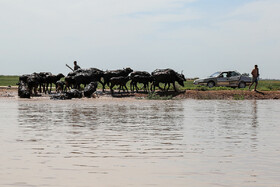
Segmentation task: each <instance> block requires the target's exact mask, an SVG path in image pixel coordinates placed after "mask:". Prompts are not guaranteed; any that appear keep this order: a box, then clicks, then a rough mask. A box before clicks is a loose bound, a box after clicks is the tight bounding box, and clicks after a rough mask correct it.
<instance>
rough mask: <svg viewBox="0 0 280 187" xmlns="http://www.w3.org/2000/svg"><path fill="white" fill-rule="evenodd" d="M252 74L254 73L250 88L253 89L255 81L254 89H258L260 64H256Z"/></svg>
mask: <svg viewBox="0 0 280 187" xmlns="http://www.w3.org/2000/svg"><path fill="white" fill-rule="evenodd" d="M251 74H252V82H251V84H250V86H249V90H250V89H251V86H252V85H253V84H254V83H255V89H254V91H257V86H258V81H259V76H260V74H259V68H258V65H255V69H253V70H252V72H251Z"/></svg>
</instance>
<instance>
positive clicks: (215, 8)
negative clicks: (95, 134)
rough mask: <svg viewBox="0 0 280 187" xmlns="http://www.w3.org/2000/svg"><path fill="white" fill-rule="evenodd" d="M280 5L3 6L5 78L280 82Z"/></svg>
mask: <svg viewBox="0 0 280 187" xmlns="http://www.w3.org/2000/svg"><path fill="white" fill-rule="evenodd" d="M279 10H280V1H279V0H0V63H1V68H0V74H4V75H8V74H10V75H11V74H13V75H21V74H25V73H32V72H52V73H59V72H62V73H67V72H69V69H67V67H66V66H65V64H66V63H67V64H69V65H71V66H73V61H74V60H76V61H78V64H79V65H80V66H81V67H83V68H89V67H96V68H100V69H103V70H106V69H121V68H125V67H131V68H132V69H135V70H146V71H149V72H151V71H153V70H154V69H157V68H173V69H174V70H176V71H178V72H181V71H182V70H183V72H184V74H185V76H186V77H203V76H207V75H209V74H212V73H213V72H215V71H217V70H238V71H239V72H241V73H244V72H248V73H249V72H251V70H252V68H253V66H254V65H255V64H258V65H259V67H260V74H261V77H262V78H280V73H279V69H280V62H279V61H280V21H279V20H280V11H279Z"/></svg>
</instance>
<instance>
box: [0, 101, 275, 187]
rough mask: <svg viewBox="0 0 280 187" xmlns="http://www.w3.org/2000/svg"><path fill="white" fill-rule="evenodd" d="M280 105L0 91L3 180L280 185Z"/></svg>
mask: <svg viewBox="0 0 280 187" xmlns="http://www.w3.org/2000/svg"><path fill="white" fill-rule="evenodd" d="M279 114H280V102H279V101H271V100H267V101H254V100H252V101H223V100H209V101H202V100H199V101H198V100H175V101H147V100H135V99H107V100H98V99H84V100H71V101H51V100H36V101H34V100H17V99H7V98H6V99H5V98H0V124H1V125H0V143H1V154H0V163H1V165H0V186H23V187H25V186H26V187H30V186H47V187H60V186H67V187H72V186H73V187H77V186H83V187H86V186H279V185H280V178H279V175H280V162H279V156H280V139H279V132H280V125H279V121H280V115H279Z"/></svg>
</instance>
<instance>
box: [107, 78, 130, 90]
mask: <svg viewBox="0 0 280 187" xmlns="http://www.w3.org/2000/svg"><path fill="white" fill-rule="evenodd" d="M128 81H129V77H128V76H126V77H123V76H120V77H112V78H111V79H110V83H111V84H110V90H111V93H112V94H113V93H114V90H113V87H114V86H119V93H120V91H121V89H122V90H123V91H124V92H125V91H127V92H128V89H127V87H126V83H127V82H128Z"/></svg>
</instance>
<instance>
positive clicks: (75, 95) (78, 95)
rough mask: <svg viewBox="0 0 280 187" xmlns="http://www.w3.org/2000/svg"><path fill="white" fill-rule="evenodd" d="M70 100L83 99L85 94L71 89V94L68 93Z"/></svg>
mask: <svg viewBox="0 0 280 187" xmlns="http://www.w3.org/2000/svg"><path fill="white" fill-rule="evenodd" d="M66 96H67V97H68V98H71V99H72V98H82V97H83V93H82V92H81V91H79V90H77V89H71V90H70V91H69V92H66Z"/></svg>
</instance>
